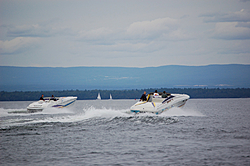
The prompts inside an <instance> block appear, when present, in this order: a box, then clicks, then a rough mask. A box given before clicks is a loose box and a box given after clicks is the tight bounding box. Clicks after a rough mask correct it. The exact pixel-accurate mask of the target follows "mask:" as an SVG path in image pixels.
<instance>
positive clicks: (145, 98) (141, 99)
mask: <svg viewBox="0 0 250 166" xmlns="http://www.w3.org/2000/svg"><path fill="white" fill-rule="evenodd" d="M140 101H147V97H146V91H144V93H143V94H142V95H141V98H140Z"/></svg>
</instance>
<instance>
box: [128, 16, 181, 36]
mask: <svg viewBox="0 0 250 166" xmlns="http://www.w3.org/2000/svg"><path fill="white" fill-rule="evenodd" d="M177 24H178V21H177V20H175V19H172V18H168V17H167V18H158V19H155V20H152V21H142V22H134V23H132V24H131V25H130V26H129V27H128V29H127V35H128V36H129V38H132V39H141V40H143V39H147V40H153V39H156V38H159V37H162V36H163V35H164V34H169V33H170V32H171V31H173V30H175V29H177Z"/></svg>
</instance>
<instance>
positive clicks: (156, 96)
mask: <svg viewBox="0 0 250 166" xmlns="http://www.w3.org/2000/svg"><path fill="white" fill-rule="evenodd" d="M153 97H154V98H159V97H160V95H159V93H158V92H157V90H155V93H154V96H153Z"/></svg>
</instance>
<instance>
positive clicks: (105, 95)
mask: <svg viewBox="0 0 250 166" xmlns="http://www.w3.org/2000/svg"><path fill="white" fill-rule="evenodd" d="M155 90H158V92H162V91H166V92H168V93H180V94H182V93H184V94H188V95H189V96H190V97H191V98H248V97H250V88H235V89H231V88H228V89H220V88H213V89H210V88H160V89H140V90H138V89H133V90H63V91H15V92H5V91H1V92H0V101H35V100H39V98H40V96H41V95H42V94H44V96H45V97H46V96H48V97H50V96H51V95H54V96H55V97H61V96H77V97H78V100H93V99H96V98H97V95H98V93H100V94H101V97H102V99H109V95H110V94H111V95H112V97H113V99H138V98H140V96H141V95H142V93H143V92H144V91H146V92H147V93H149V92H154V91H155Z"/></svg>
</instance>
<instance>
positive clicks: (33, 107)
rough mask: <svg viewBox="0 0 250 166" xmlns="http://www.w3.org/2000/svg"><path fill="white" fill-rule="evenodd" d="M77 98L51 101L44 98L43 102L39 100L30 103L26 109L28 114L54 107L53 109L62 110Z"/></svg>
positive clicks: (59, 98)
mask: <svg viewBox="0 0 250 166" xmlns="http://www.w3.org/2000/svg"><path fill="white" fill-rule="evenodd" d="M76 99H77V97H72V96H70V97H55V98H54V99H51V98H50V97H45V98H44V100H39V101H36V102H33V103H31V104H30V105H29V106H28V107H27V112H28V113H34V112H39V111H42V110H43V109H45V108H48V107H54V108H64V107H68V106H70V105H72V104H73V103H74V102H75V101H76Z"/></svg>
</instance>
